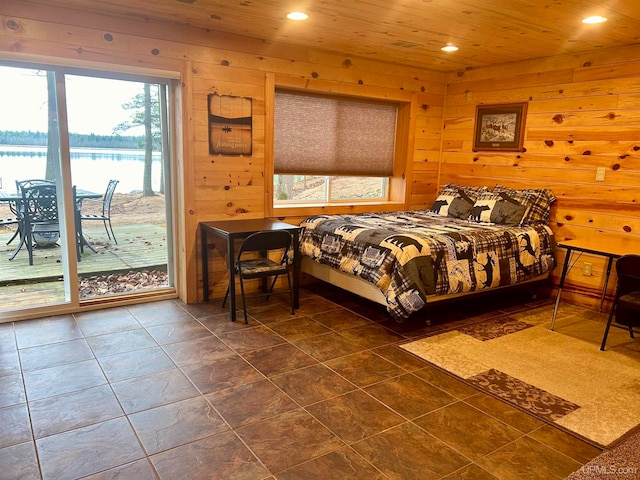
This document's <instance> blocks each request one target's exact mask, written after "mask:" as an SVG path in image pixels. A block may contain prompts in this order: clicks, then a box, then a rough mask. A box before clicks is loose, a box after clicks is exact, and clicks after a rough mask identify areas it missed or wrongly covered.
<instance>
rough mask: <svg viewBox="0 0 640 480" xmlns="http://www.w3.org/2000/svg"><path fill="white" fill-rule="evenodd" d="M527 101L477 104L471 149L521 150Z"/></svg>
mask: <svg viewBox="0 0 640 480" xmlns="http://www.w3.org/2000/svg"><path fill="white" fill-rule="evenodd" d="M527 105H528V104H527V103H526V102H525V103H505V104H501V105H477V106H476V126H475V132H474V136H473V151H474V152H476V151H479V150H503V151H513V152H521V151H522V145H523V142H524V124H525V119H526V117H527Z"/></svg>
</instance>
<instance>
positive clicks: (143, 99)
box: [113, 83, 162, 197]
mask: <svg viewBox="0 0 640 480" xmlns="http://www.w3.org/2000/svg"><path fill="white" fill-rule="evenodd" d="M152 87H153V90H154V91H153V92H152ZM158 93H159V92H158V86H157V85H150V84H148V83H145V84H144V90H143V92H142V93H138V94H136V95H135V96H134V97H133V99H131V101H129V102H127V103H125V104H123V105H122V108H124V109H125V110H131V111H132V115H131V119H130V120H129V121H128V122H122V123H120V124H118V125H116V127H115V128H114V129H113V132H114V133H119V132H125V131H127V130H129V129H131V128H136V127H140V126H142V127H144V145H140V146H141V147H143V146H144V152H145V153H144V175H143V179H142V195H143V196H145V197H148V196H152V195H154V192H153V187H152V184H151V171H152V165H153V151H154V149H155V150H160V151H162V129H161V125H160V102H159V100H158Z"/></svg>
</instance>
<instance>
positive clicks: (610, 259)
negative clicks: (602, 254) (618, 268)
mask: <svg viewBox="0 0 640 480" xmlns="http://www.w3.org/2000/svg"><path fill="white" fill-rule="evenodd" d="M611 265H613V257H609V262H608V263H607V273H606V274H605V276H604V287H602V297H600V310H598V311H599V312H600V313H602V307H603V306H604V297H605V296H606V295H607V284H608V283H609V275H611Z"/></svg>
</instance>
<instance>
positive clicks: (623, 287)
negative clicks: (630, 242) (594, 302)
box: [616, 254, 640, 295]
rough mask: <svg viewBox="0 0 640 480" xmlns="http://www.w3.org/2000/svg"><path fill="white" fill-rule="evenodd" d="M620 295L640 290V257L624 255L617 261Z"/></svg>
mask: <svg viewBox="0 0 640 480" xmlns="http://www.w3.org/2000/svg"><path fill="white" fill-rule="evenodd" d="M616 273H617V274H618V295H626V294H627V293H629V292H633V291H635V290H640V255H635V254H629V255H623V256H622V257H620V258H619V259H618V260H617V261H616Z"/></svg>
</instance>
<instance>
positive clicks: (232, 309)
mask: <svg viewBox="0 0 640 480" xmlns="http://www.w3.org/2000/svg"><path fill="white" fill-rule="evenodd" d="M233 243H234V239H233V238H232V237H229V238H227V255H228V256H229V258H228V259H227V265H228V266H229V318H230V319H231V321H232V322H235V321H236V267H235V258H234V257H235V253H234V251H233V247H234V245H233Z"/></svg>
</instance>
